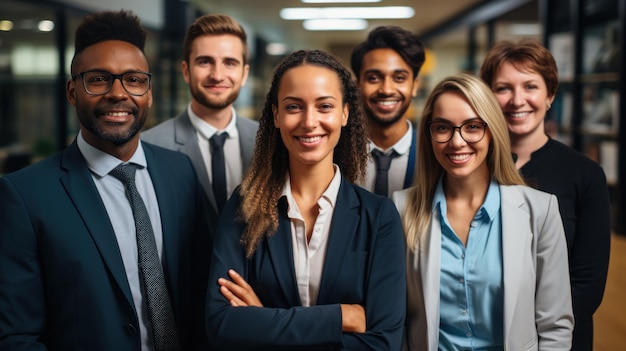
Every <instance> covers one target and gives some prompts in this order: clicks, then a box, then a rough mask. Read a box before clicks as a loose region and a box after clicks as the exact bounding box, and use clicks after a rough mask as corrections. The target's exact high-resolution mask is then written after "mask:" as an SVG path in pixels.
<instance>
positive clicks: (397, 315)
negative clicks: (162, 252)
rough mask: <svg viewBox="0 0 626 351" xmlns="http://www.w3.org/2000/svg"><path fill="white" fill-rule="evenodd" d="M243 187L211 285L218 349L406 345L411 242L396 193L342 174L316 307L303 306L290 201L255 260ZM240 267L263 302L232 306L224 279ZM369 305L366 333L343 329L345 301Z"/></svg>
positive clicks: (218, 246) (227, 215) (216, 255)
mask: <svg viewBox="0 0 626 351" xmlns="http://www.w3.org/2000/svg"><path fill="white" fill-rule="evenodd" d="M239 204H240V196H239V192H238V191H236V192H235V193H234V194H233V196H232V197H231V198H230V200H229V201H228V202H227V204H226V206H225V207H224V211H223V212H222V215H221V217H220V223H219V225H218V233H219V234H217V235H216V239H215V246H214V251H213V258H212V263H211V273H210V280H209V287H208V293H207V296H208V302H207V327H208V335H209V340H211V341H214V342H215V345H214V346H216V347H217V348H218V349H224V350H234V349H247V350H262V349H269V350H278V349H289V350H296V349H316V348H323V349H346V350H400V349H401V345H402V331H403V324H404V319H405V314H406V277H405V249H404V248H405V245H404V234H403V231H402V225H401V222H400V216H399V214H398V212H397V210H396V209H395V207H394V205H393V203H392V202H391V200H390V199H388V198H386V197H381V196H377V195H374V194H372V193H370V192H368V191H367V190H365V189H362V188H360V187H358V186H355V185H353V184H351V183H349V182H348V181H347V180H346V179H345V178H344V179H342V182H341V186H340V189H339V194H338V196H337V202H336V206H335V209H334V213H333V216H332V223H331V228H330V234H329V238H328V251H327V253H326V260H325V263H324V268H323V272H322V281H321V283H320V291H319V296H318V300H317V303H316V305H315V306H311V307H302V304H301V302H300V297H299V294H298V285H297V281H296V276H295V270H294V263H293V254H292V242H291V226H290V220H289V218H288V217H287V201H286V199H285V198H284V197H283V198H281V199H280V201H279V217H280V220H279V221H280V223H279V228H278V230H277V231H276V232H275V233H274V234H273V235H272V236H269V237H266V238H264V239H263V241H262V242H261V244H260V245H259V247H258V248H257V251H256V253H255V254H254V256H253V257H252V258H251V259H250V260H248V259H246V257H245V249H244V247H243V246H242V244H241V242H240V239H241V233H242V230H243V225H242V223H241V222H240V221H237V220H236V219H235V215H236V213H237V210H238V208H239ZM231 268H232V269H234V270H236V271H237V272H239V273H240V274H241V275H242V276H243V277H244V279H246V280H247V281H248V282H249V283H250V285H251V286H252V287H253V288H254V290H255V292H256V293H257V295H258V296H259V298H260V300H261V302H262V303H263V306H264V307H263V308H258V307H231V306H230V304H229V303H228V301H227V300H226V299H225V298H224V297H223V296H222V294H221V293H220V292H219V286H218V285H217V279H218V278H219V277H225V278H227V277H228V274H227V271H228V269H231ZM342 303H343V304H360V305H362V306H363V307H364V308H365V315H366V319H367V332H366V333H363V334H359V333H343V332H342V330H341V309H340V304H342Z"/></svg>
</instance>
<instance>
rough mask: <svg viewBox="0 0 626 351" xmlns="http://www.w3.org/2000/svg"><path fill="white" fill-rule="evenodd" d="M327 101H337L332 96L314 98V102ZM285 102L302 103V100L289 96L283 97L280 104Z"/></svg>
mask: <svg viewBox="0 0 626 351" xmlns="http://www.w3.org/2000/svg"><path fill="white" fill-rule="evenodd" d="M328 99H331V100H335V101H337V100H338V99H337V98H336V97H334V96H332V95H328V96H320V97H318V98H316V99H315V101H321V100H328ZM285 100H296V101H304V99H302V98H299V97H296V96H289V95H288V96H285V97H284V98H282V99H281V100H280V101H281V102H282V101H285Z"/></svg>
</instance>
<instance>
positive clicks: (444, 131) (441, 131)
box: [427, 120, 487, 143]
mask: <svg viewBox="0 0 626 351" xmlns="http://www.w3.org/2000/svg"><path fill="white" fill-rule="evenodd" d="M427 126H428V130H429V131H430V137H431V138H432V139H433V141H435V142H436V143H447V142H449V141H450V140H452V136H453V135H454V131H455V130H456V129H458V130H459V134H460V135H461V138H463V140H465V141H466V142H468V143H477V142H479V141H481V140H483V138H484V137H485V130H487V123H485V122H483V121H478V120H475V121H467V122H464V123H463V124H461V125H460V126H458V127H456V126H453V125H451V124H450V123H448V122H433V121H431V122H428V123H427Z"/></svg>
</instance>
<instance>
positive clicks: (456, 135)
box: [449, 127, 467, 147]
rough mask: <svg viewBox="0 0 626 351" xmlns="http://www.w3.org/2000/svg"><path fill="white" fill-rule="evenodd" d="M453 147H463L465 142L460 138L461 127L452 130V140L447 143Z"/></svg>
mask: <svg viewBox="0 0 626 351" xmlns="http://www.w3.org/2000/svg"><path fill="white" fill-rule="evenodd" d="M449 142H450V143H451V144H452V145H453V146H455V147H461V146H465V144H467V142H466V141H465V139H463V137H462V136H461V127H454V129H453V130H452V138H451V139H450V141H449Z"/></svg>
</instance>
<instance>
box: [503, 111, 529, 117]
mask: <svg viewBox="0 0 626 351" xmlns="http://www.w3.org/2000/svg"><path fill="white" fill-rule="evenodd" d="M507 114H508V115H509V116H511V117H513V118H522V117H526V116H527V115H528V114H530V112H509V113H507Z"/></svg>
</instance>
